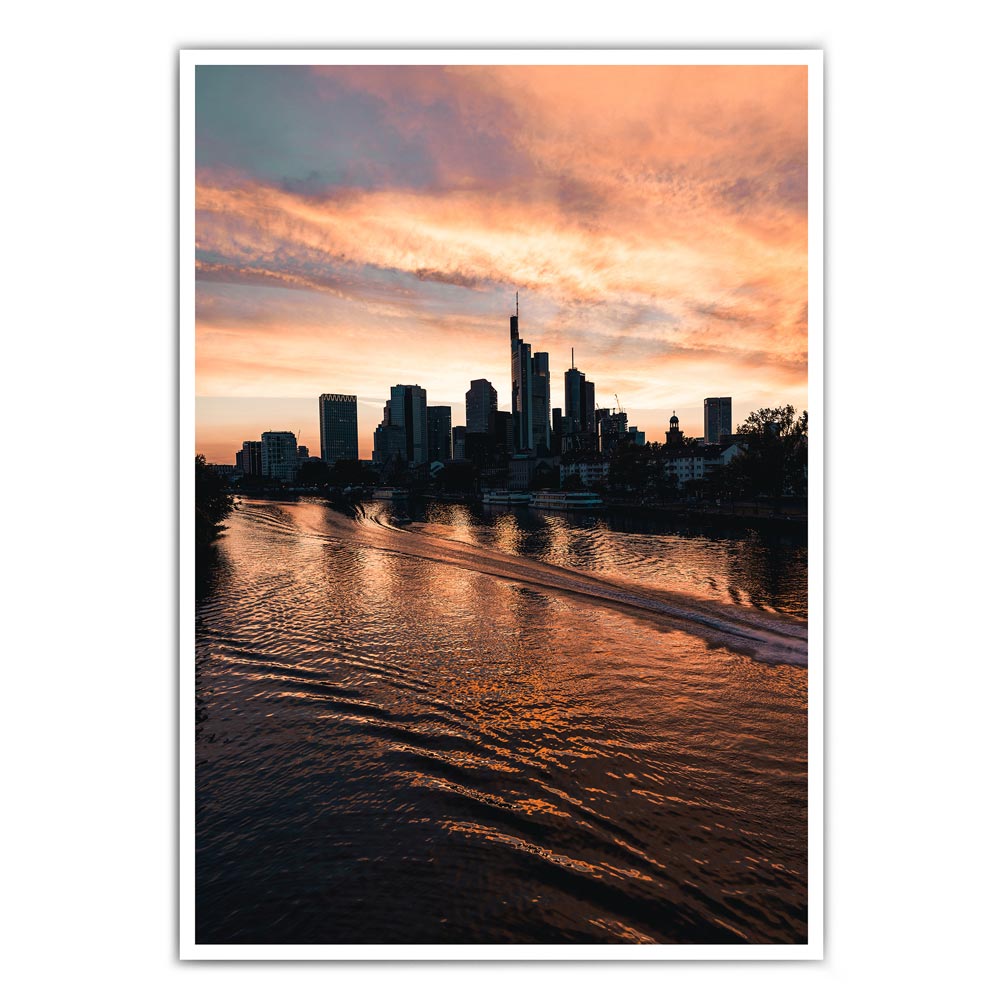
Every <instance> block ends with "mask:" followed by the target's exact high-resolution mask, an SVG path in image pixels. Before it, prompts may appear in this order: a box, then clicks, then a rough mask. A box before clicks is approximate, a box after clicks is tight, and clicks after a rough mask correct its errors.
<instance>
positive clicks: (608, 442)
mask: <svg viewBox="0 0 1000 1000" xmlns="http://www.w3.org/2000/svg"><path fill="white" fill-rule="evenodd" d="M596 412H597V413H603V416H602V417H601V420H600V423H599V424H598V434H599V435H600V448H601V454H602V455H610V454H612V453H613V452H614V451H615V450H616V449H617V448H618V445H619V444H621V443H622V441H624V440H625V439H626V437H627V436H628V414H627V413H621V412H619V413H612V412H610V411H609V410H603V411H602V410H597V411H596Z"/></svg>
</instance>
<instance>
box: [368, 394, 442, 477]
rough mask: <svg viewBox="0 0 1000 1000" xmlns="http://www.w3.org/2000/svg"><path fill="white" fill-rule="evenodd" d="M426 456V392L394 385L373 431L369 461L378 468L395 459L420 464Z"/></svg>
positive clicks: (410, 463)
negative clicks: (372, 444) (379, 420)
mask: <svg viewBox="0 0 1000 1000" xmlns="http://www.w3.org/2000/svg"><path fill="white" fill-rule="evenodd" d="M427 454H428V448H427V391H426V390H425V389H421V388H420V386H419V385H394V386H393V387H392V388H391V389H390V390H389V398H388V399H387V400H386V402H385V408H384V409H383V410H382V423H381V424H380V425H379V426H378V427H377V428H376V430H375V448H374V450H373V452H372V458H373V459H374V461H375V463H376V464H377V465H385V464H386V463H388V462H390V461H392V460H394V459H396V458H401V459H402V460H403V461H404V462H406V463H407V464H408V465H423V464H424V463H426V462H427V461H428V457H427Z"/></svg>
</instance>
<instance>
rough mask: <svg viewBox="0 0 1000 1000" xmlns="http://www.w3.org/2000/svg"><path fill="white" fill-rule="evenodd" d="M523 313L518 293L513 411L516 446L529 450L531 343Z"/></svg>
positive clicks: (514, 323) (513, 322)
mask: <svg viewBox="0 0 1000 1000" xmlns="http://www.w3.org/2000/svg"><path fill="white" fill-rule="evenodd" d="M519 315H520V309H519V308H518V302H517V297H516V295H515V298H514V315H513V316H511V318H510V389H511V393H510V412H511V417H512V419H513V421H514V447H515V448H516V449H517V450H518V451H528V450H529V449H530V448H531V446H532V428H533V426H534V424H533V421H532V413H531V403H532V391H531V375H532V366H531V344H526V343H525V342H524V341H523V340H521V335H520V332H519V331H518V328H517V321H518V317H519Z"/></svg>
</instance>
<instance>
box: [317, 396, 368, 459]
mask: <svg viewBox="0 0 1000 1000" xmlns="http://www.w3.org/2000/svg"><path fill="white" fill-rule="evenodd" d="M319 453H320V457H321V458H322V459H323V461H324V462H326V463H327V465H333V464H334V463H335V462H338V461H340V460H341V459H347V460H353V461H357V458H358V397H357V396H345V395H343V394H342V393H338V392H324V393H323V395H322V396H320V397H319Z"/></svg>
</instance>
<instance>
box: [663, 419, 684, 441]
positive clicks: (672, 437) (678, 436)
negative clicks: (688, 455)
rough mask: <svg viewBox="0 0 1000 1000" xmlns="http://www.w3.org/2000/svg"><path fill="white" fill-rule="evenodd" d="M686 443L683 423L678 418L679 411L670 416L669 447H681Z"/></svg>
mask: <svg viewBox="0 0 1000 1000" xmlns="http://www.w3.org/2000/svg"><path fill="white" fill-rule="evenodd" d="M683 443H684V435H683V434H682V433H681V423H680V421H679V420H678V419H677V411H676V410H675V411H674V415H673V416H672V417H671V418H670V430H669V431H667V447H668V448H679V447H680V446H681V445H682V444H683Z"/></svg>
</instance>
